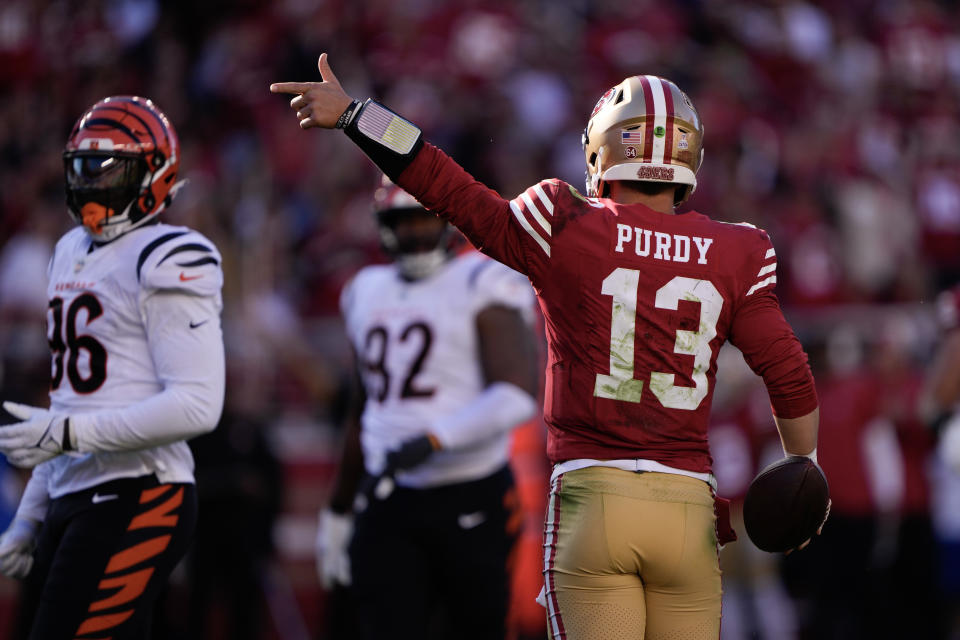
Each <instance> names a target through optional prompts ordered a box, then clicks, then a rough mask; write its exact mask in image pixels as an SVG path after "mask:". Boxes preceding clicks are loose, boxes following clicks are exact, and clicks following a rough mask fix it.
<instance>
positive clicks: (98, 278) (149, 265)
mask: <svg viewBox="0 0 960 640" xmlns="http://www.w3.org/2000/svg"><path fill="white" fill-rule="evenodd" d="M63 161H64V169H65V172H66V191H67V205H68V208H69V212H70V214H71V215H72V216H73V218H74V219H75V220H76V221H77V223H78V226H77V227H76V228H74V229H73V230H71V231H68V232H67V233H66V234H65V235H64V236H63V237H62V238H61V239H60V240H59V242H58V243H57V245H56V248H55V251H54V255H53V257H52V259H51V262H50V267H49V285H48V295H49V301H50V302H49V309H48V313H47V325H48V333H47V335H48V339H49V342H50V349H51V351H52V366H51V383H50V407H49V408H40V407H30V406H26V405H22V404H18V403H15V402H10V401H7V402H4V403H3V406H4V409H6V410H7V411H8V412H9V413H10V414H12V415H13V416H15V417H16V418H18V419H20V420H22V422H19V423H17V424H13V425H8V426H5V427H2V428H0V451H2V452H3V453H4V455H6V457H7V459H8V460H9V461H10V462H11V463H13V464H15V465H17V466H21V467H33V473H32V475H31V477H30V480H29V482H28V484H27V486H26V489H25V490H24V494H23V496H22V498H21V500H20V505H19V507H18V509H17V513H16V517H15V519H14V520H13V523H12V524H11V525H10V528H9V529H8V530H7V532H6V533H4V534H3V536H2V537H0V571H3V573H5V574H6V575H8V576H13V577H17V578H24V579H25V581H26V582H25V585H24V597H23V599H22V607H23V615H22V619H23V621H24V624H23V625H21V626H22V629H21V630H22V632H23V634H24V635H26V634H27V633H29V637H30V638H33V639H36V640H40V639H41V638H42V639H44V640H48V639H49V640H55V639H60V638H63V639H66V638H87V637H90V638H93V637H96V638H106V637H109V638H113V639H114V640H119V639H121V638H145V637H147V635H148V633H149V623H150V617H151V614H152V610H153V607H154V602H155V601H156V599H157V596H158V594H159V592H160V590H161V588H162V587H163V585H164V584H165V582H166V580H167V577H168V575H169V574H170V572H171V570H172V569H173V567H174V566H175V565H176V563H177V562H178V561H179V559H180V558H181V557H182V556H183V554H184V552H185V551H186V549H187V545H188V543H189V540H190V537H191V535H192V532H193V527H194V523H195V521H196V491H195V487H194V476H193V458H192V457H191V454H190V449H189V448H188V446H187V443H186V440H187V439H188V438H191V437H193V436H196V435H199V434H202V433H205V432H208V431H210V430H212V429H213V428H214V427H215V426H216V424H217V421H218V419H219V417H220V412H221V409H222V406H223V395H224V352H223V338H222V333H221V328H220V311H221V307H222V301H221V294H220V290H221V287H222V284H223V275H222V271H221V264H220V262H221V259H220V254H219V252H218V251H217V249H216V247H214V245H213V244H212V243H211V242H210V241H209V240H208V239H207V238H205V237H203V236H202V235H200V234H199V233H197V232H195V231H192V230H190V229H187V228H185V227H175V226H170V225H166V224H162V223H160V221H159V218H158V214H159V213H160V212H161V211H162V210H163V209H164V208H165V207H166V206H168V205H169V204H170V202H171V201H172V199H173V197H174V195H175V193H176V191H177V188H178V187H179V183H178V182H177V180H176V179H177V170H178V168H179V166H180V148H179V142H178V140H177V135H176V132H175V131H174V129H173V126H172V125H171V123H170V122H169V121H168V120H167V118H166V116H165V115H164V114H163V113H162V112H161V111H160V109H159V108H157V106H156V105H155V104H154V103H153V102H152V101H150V100H148V99H145V98H142V97H136V96H113V97H109V98H105V99H103V100H101V101H99V102H97V103H96V104H95V105H93V106H92V107H90V108H89V109H88V110H87V111H86V112H85V113H84V114H83V115H82V116H81V117H80V119H79V120H78V121H77V123H76V125H75V126H74V128H73V131H72V133H71V134H70V138H69V140H68V141H67V145H66V150H65V151H64V154H63Z"/></svg>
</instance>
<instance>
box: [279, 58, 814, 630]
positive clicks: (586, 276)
mask: <svg viewBox="0 0 960 640" xmlns="http://www.w3.org/2000/svg"><path fill="white" fill-rule="evenodd" d="M319 67H320V72H321V76H322V78H323V80H324V81H323V82H314V83H310V82H306V83H296V82H293V83H279V84H274V85H272V86H271V91H274V92H279V93H289V94H294V95H295V97H294V98H293V99H292V100H291V102H290V105H291V107H292V108H293V109H294V110H296V112H297V118H298V120H299V123H300V126H301V128H304V129H309V128H312V127H323V128H343V129H344V130H345V132H346V134H347V136H348V137H349V138H350V139H351V140H353V141H354V142H355V143H356V144H357V145H358V146H359V147H360V148H361V149H362V150H363V151H364V152H365V153H366V154H367V155H368V156H370V158H371V159H372V160H373V161H374V162H375V163H376V164H377V165H378V166H379V167H380V168H381V169H383V170H384V172H385V173H387V174H388V175H389V176H390V177H391V178H393V179H394V180H395V181H396V182H397V183H398V184H399V185H400V186H401V187H403V188H404V189H405V190H407V191H408V192H409V193H411V194H412V195H413V196H415V197H416V198H417V199H418V200H419V201H420V202H422V203H423V205H424V206H426V207H427V208H428V209H429V210H431V211H433V212H435V213H437V214H438V215H440V216H441V217H442V218H445V219H446V220H449V221H450V222H452V223H453V224H454V225H455V226H457V227H458V228H459V229H460V230H461V231H463V233H464V234H465V235H466V236H467V238H469V239H470V240H471V241H472V242H473V243H474V244H475V245H476V246H477V247H479V248H480V249H481V250H482V251H483V252H484V253H487V254H488V255H490V256H492V257H494V258H495V259H497V260H499V261H501V262H503V263H504V264H506V265H508V266H510V267H512V268H514V269H516V270H517V271H519V272H521V273H523V274H525V275H526V276H527V277H528V278H529V279H530V281H531V282H532V284H533V286H534V289H535V291H536V292H537V297H538V299H539V302H540V308H541V309H542V311H543V315H544V321H545V325H546V333H547V348H548V354H547V357H548V361H547V378H546V391H545V400H544V404H545V406H544V418H545V421H546V423H547V427H548V429H549V432H548V442H547V449H548V450H547V453H548V456H549V457H550V459H551V461H552V462H553V464H554V472H553V477H552V487H551V495H550V503H549V507H548V512H547V518H546V523H545V529H544V576H545V582H546V585H545V587H546V588H545V594H544V595H545V604H546V606H547V609H548V628H549V630H550V634H551V637H553V638H571V639H577V640H579V639H583V638H589V639H593V638H596V639H600V638H604V639H611V638H644V637H645V638H647V639H648V640H659V639H666V638H689V639H707V638H711V639H715V638H717V637H718V636H719V630H720V595H721V588H720V568H719V563H718V559H717V542H718V537H717V534H716V531H715V529H716V528H717V527H716V524H717V523H716V519H715V516H714V504H715V500H714V494H713V486H714V479H713V476H712V473H711V459H710V454H709V448H708V446H707V423H708V416H709V411H710V403H711V399H712V396H713V392H714V387H715V385H714V383H715V376H716V373H717V354H718V352H719V350H720V347H721V345H722V344H723V343H724V342H725V341H726V340H730V342H732V343H733V344H734V345H736V346H737V347H739V349H740V350H741V351H742V352H743V354H744V357H745V358H746V361H747V362H748V363H749V365H750V366H751V367H752V368H753V370H754V371H755V372H757V373H758V374H759V375H761V376H762V377H763V380H764V382H765V383H766V386H767V389H768V391H769V395H770V401H771V405H772V408H773V413H774V418H775V420H776V422H777V426H778V428H779V430H780V435H781V438H782V441H783V447H784V450H785V452H786V453H788V454H796V455H808V456H811V457H815V455H816V445H817V428H818V422H819V414H818V401H817V395H816V391H815V388H814V383H813V377H812V374H811V372H810V368H809V366H808V364H807V357H806V354H805V353H804V352H803V349H802V348H801V345H800V343H799V341H798V340H797V338H796V337H795V335H794V333H793V331H792V330H791V329H790V327H789V326H788V324H787V322H786V321H785V319H784V317H783V314H782V312H781V310H780V307H779V303H778V301H777V298H776V296H775V295H774V293H773V289H774V285H775V284H776V268H777V257H776V251H775V249H774V247H773V244H772V243H771V241H770V239H769V237H768V236H767V234H766V233H765V232H764V231H762V230H760V229H756V228H754V227H752V226H750V225H734V224H724V223H719V222H714V221H712V220H710V219H709V218H708V217H706V216H704V215H702V214H700V213H697V212H695V211H689V212H686V213H682V214H677V213H676V212H675V207H676V206H677V205H679V204H681V203H682V202H684V200H686V199H687V198H688V197H689V195H690V193H691V192H692V191H693V189H694V188H695V186H696V172H697V170H698V169H699V166H700V161H701V158H702V154H701V150H702V139H703V126H702V124H701V122H700V118H699V116H698V114H697V112H696V110H695V109H694V107H693V104H692V103H691V101H690V99H689V98H688V97H687V96H686V94H684V93H683V92H682V91H681V90H680V89H679V88H678V87H677V86H676V85H675V84H673V83H672V82H670V81H669V80H666V79H663V78H659V77H656V76H634V77H631V78H627V79H625V80H624V81H623V82H621V83H620V84H619V85H617V86H615V87H613V88H612V89H610V90H609V91H607V92H606V93H605V94H604V95H603V96H602V97H601V98H600V100H599V101H598V103H597V105H596V107H595V108H594V110H593V113H592V114H591V116H590V119H589V121H588V123H587V127H586V130H585V131H584V138H583V141H584V152H585V160H586V164H587V192H586V194H585V195H583V194H581V193H580V192H579V191H577V190H576V189H575V188H574V187H573V186H571V185H569V184H567V183H565V182H562V181H560V180H545V181H543V182H540V183H539V184H536V185H534V186H532V187H530V188H529V189H527V190H526V191H525V192H524V193H522V194H521V195H520V196H518V197H517V198H515V199H513V200H506V199H504V198H502V197H500V195H499V194H497V193H496V192H494V191H492V190H491V189H489V188H488V187H486V186H485V185H483V184H481V183H479V182H477V181H476V180H474V179H473V178H472V177H471V176H469V175H468V174H467V173H466V172H465V171H464V170H463V169H462V168H461V167H460V166H459V165H457V164H456V163H455V162H454V161H453V160H452V159H450V158H449V157H448V156H447V155H446V154H444V153H443V152H442V151H440V150H439V149H437V148H436V147H434V146H432V145H430V144H427V143H426V142H424V140H423V137H422V135H421V132H420V130H419V129H418V128H417V127H416V125H414V124H413V123H411V122H408V121H407V120H404V119H403V118H402V117H400V116H398V115H397V114H395V113H393V112H392V111H390V110H389V109H388V108H386V107H384V106H383V105H381V104H379V103H376V102H374V101H372V100H368V101H366V102H364V103H361V102H360V101H359V100H353V99H351V98H350V96H348V95H346V94H345V93H344V91H343V89H342V87H341V86H340V84H339V82H338V81H337V79H336V77H335V76H334V75H333V72H332V71H331V69H330V66H329V64H328V62H327V59H326V54H323V55H322V56H321V57H320V61H319Z"/></svg>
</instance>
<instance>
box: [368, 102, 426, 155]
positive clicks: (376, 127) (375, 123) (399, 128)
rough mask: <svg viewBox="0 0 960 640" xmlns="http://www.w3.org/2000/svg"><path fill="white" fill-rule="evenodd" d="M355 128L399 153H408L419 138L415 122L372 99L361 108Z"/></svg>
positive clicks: (418, 130)
mask: <svg viewBox="0 0 960 640" xmlns="http://www.w3.org/2000/svg"><path fill="white" fill-rule="evenodd" d="M357 130H358V131H360V133H362V134H363V135H364V136H366V137H367V138H370V139H371V140H373V141H374V142H377V143H379V144H381V145H383V146H384V147H386V148H387V149H390V150H391V151H393V152H395V153H399V154H400V155H406V154H408V153H410V152H411V151H412V150H413V147H414V145H415V144H416V143H417V140H419V139H420V129H419V128H418V127H417V126H416V125H415V124H413V123H412V122H410V121H408V120H404V119H403V118H401V117H400V116H398V115H397V114H395V113H394V112H393V111H390V110H389V109H387V108H386V107H384V106H383V105H382V104H380V103H378V102H374V101H372V100H368V101H367V104H365V105H364V106H363V109H361V111H360V116H359V117H358V118H357Z"/></svg>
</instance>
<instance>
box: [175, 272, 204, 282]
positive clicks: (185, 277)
mask: <svg viewBox="0 0 960 640" xmlns="http://www.w3.org/2000/svg"><path fill="white" fill-rule="evenodd" d="M202 277H203V274H200V275H198V276H188V275H187V274H185V273H184V272H183V271H181V272H180V282H189V281H190V280H196V279H197V278H202Z"/></svg>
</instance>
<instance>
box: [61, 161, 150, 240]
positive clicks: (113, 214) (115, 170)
mask: <svg viewBox="0 0 960 640" xmlns="http://www.w3.org/2000/svg"><path fill="white" fill-rule="evenodd" d="M63 164H64V173H65V175H66V188H67V207H68V208H69V209H70V213H71V214H73V217H74V219H75V220H76V221H77V222H78V223H79V224H82V225H84V226H85V227H86V228H87V229H88V231H89V232H90V233H91V234H93V235H95V236H106V237H111V236H112V235H113V234H111V233H109V232H106V231H105V228H109V227H110V226H111V225H118V224H123V223H126V222H130V223H132V224H136V223H137V222H138V221H139V220H140V219H141V218H142V217H143V211H142V210H140V208H139V207H138V206H136V200H137V198H138V196H139V195H140V191H141V190H142V189H143V187H144V179H145V178H146V175H147V164H146V162H145V161H144V160H143V158H141V157H138V156H122V155H110V154H104V153H85V152H72V153H66V154H64V158H63Z"/></svg>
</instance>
